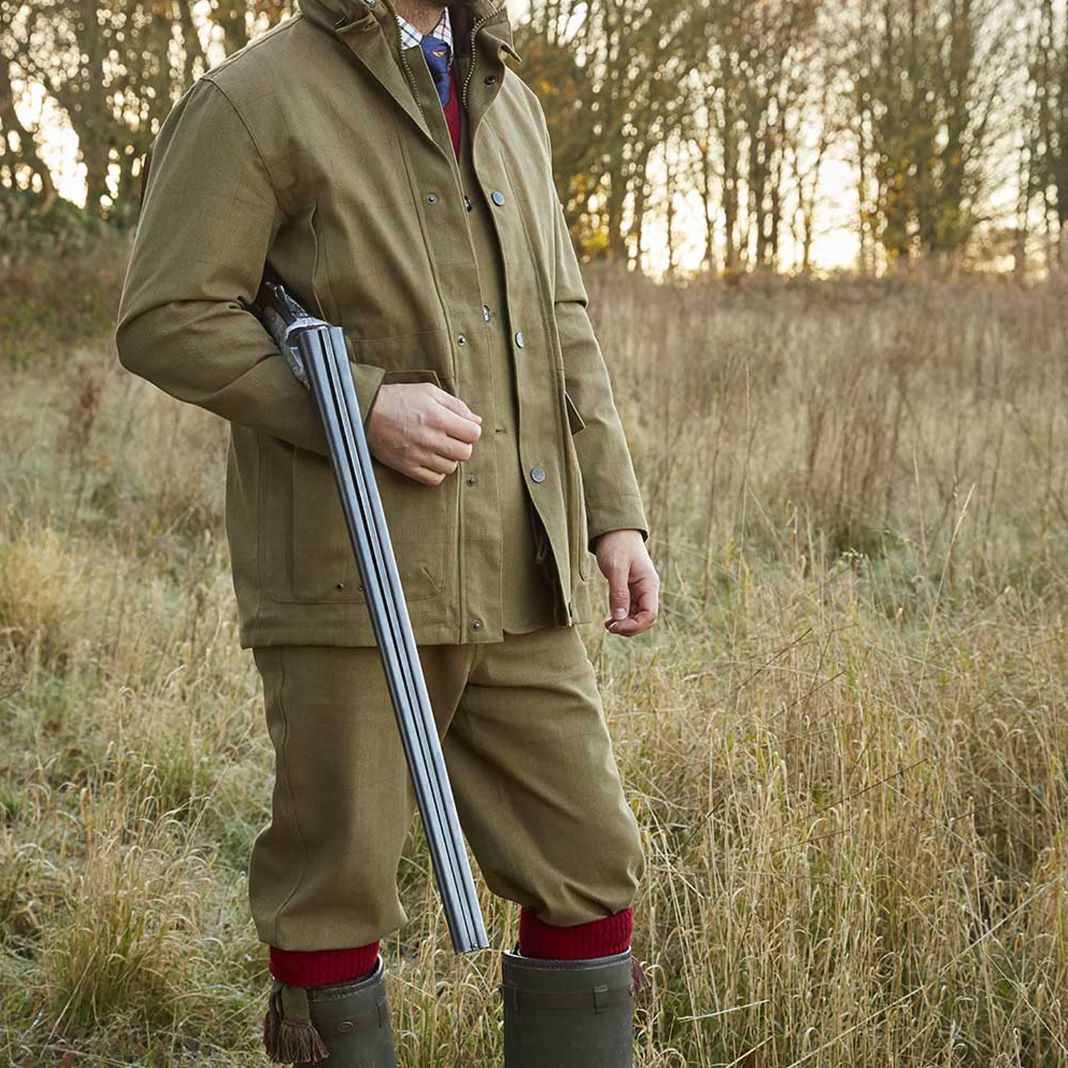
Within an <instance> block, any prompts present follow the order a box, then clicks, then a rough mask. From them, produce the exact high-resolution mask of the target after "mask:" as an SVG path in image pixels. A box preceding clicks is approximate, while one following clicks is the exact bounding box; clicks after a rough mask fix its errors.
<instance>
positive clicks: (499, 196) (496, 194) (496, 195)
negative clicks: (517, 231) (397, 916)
mask: <svg viewBox="0 0 1068 1068" xmlns="http://www.w3.org/2000/svg"><path fill="white" fill-rule="evenodd" d="M490 200H492V201H493V203H494V204H496V205H497V207H498V208H499V207H500V206H501V205H502V204H503V203H504V194H503V193H502V192H501V191H500V190H499V189H494V190H493V193H492V194H491V195H490Z"/></svg>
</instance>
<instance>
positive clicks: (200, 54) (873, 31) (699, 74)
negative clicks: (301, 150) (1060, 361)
mask: <svg viewBox="0 0 1068 1068" xmlns="http://www.w3.org/2000/svg"><path fill="white" fill-rule="evenodd" d="M291 10H292V7H291V6H290V5H283V4H277V3H272V2H270V0H28V2H27V0H0V222H2V221H3V220H4V219H7V220H9V221H10V220H12V219H15V218H18V217H23V216H25V215H26V214H27V213H35V214H38V215H40V214H42V213H45V214H46V213H48V212H50V211H52V210H54V208H55V206H56V203H57V201H58V200H60V198H59V197H58V194H57V192H56V189H55V185H54V177H53V176H52V175H51V174H50V172H49V168H48V166H47V165H46V163H45V161H44V159H43V158H42V131H41V130H39V129H36V128H33V124H32V122H31V123H27V122H26V121H24V120H22V119H20V117H19V114H18V113H17V111H16V107H15V103H16V101H17V100H21V99H24V98H25V99H29V97H28V96H25V94H27V92H28V90H30V89H32V90H33V91H34V92H36V94H37V96H36V97H34V99H36V100H38V101H39V100H41V99H42V98H44V99H47V100H48V101H49V102H50V104H51V105H53V110H54V111H55V112H57V113H59V114H61V115H62V116H64V117H65V120H66V121H67V122H68V123H69V124H70V127H71V128H72V129H73V131H74V133H75V134H76V136H77V142H78V151H79V158H80V161H81V162H82V163H83V164H84V167H85V178H86V188H87V206H86V208H85V214H86V215H88V216H100V217H103V218H104V219H106V220H109V221H112V222H114V223H116V224H119V225H121V224H124V223H128V222H129V221H130V220H132V219H133V218H134V217H135V216H136V208H137V200H138V190H139V169H140V160H141V157H142V156H143V154H144V152H145V149H146V148H147V146H148V143H149V141H150V140H151V138H152V136H153V134H154V132H155V130H156V129H157V128H158V125H159V123H160V121H161V120H162V118H163V117H164V116H165V115H166V113H167V112H168V110H169V109H170V107H171V105H172V104H173V102H174V101H175V100H176V99H177V97H178V96H179V95H180V94H181V93H182V92H183V91H184V90H185V89H186V88H187V87H188V86H189V85H190V84H191V83H192V81H193V80H194V79H195V78H196V77H197V76H198V75H199V74H200V73H202V72H203V71H204V70H205V69H207V68H209V67H211V66H212V65H213V64H214V63H216V62H218V61H219V60H220V59H221V58H223V57H224V56H225V55H227V54H229V53H231V52H233V51H234V50H235V49H237V48H240V47H241V46H243V45H244V44H246V43H247V41H248V40H249V39H250V38H251V37H253V36H255V35H257V34H258V33H260V32H262V31H263V30H264V29H265V28H267V27H268V26H270V25H272V24H273V23H275V22H277V21H279V20H280V19H281V18H283V17H285V16H286V15H288V14H290V12H291ZM516 47H517V49H518V51H519V52H520V54H521V55H522V56H523V62H522V64H521V65H520V66H519V67H518V71H519V73H520V74H521V75H522V76H523V78H524V79H525V80H526V81H527V82H528V84H530V85H531V87H532V88H533V89H534V90H535V91H536V92H537V93H538V94H539V96H540V97H541V99H542V101H543V103H544V106H545V109H546V112H547V114H548V117H549V122H550V128H551V130H552V133H553V138H554V145H555V151H556V166H557V173H556V178H557V183H558V188H559V191H560V195H561V198H562V200H563V202H564V205H565V208H566V210H567V213H568V216H569V218H570V220H571V223H572V227H573V232H574V234H575V236H576V238H577V239H578V240H579V241H580V242H581V243H582V245H583V247H584V249H585V251H586V253H587V255H589V256H590V257H602V258H606V259H612V260H616V261H620V262H626V263H628V264H630V265H635V264H640V262H641V258H642V254H643V251H644V250H646V249H647V248H648V242H649V234H650V231H651V227H652V226H653V225H655V226H657V227H658V228H659V233H660V234H661V238H660V240H661V242H662V241H663V234H664V233H665V232H666V235H667V247H668V250H669V257H670V259H671V260H672V261H674V258H675V256H676V250H677V249H678V247H679V245H680V238H681V236H682V235H681V230H682V228H683V227H684V226H685V227H686V229H687V230H688V233H687V235H686V236H687V237H688V239H689V241H690V244H691V245H692V243H693V240H694V238H695V237H696V238H697V240H698V241H699V243H700V247H701V249H702V252H701V256H700V259H701V269H703V270H705V271H708V272H712V273H730V274H737V273H741V272H747V271H754V270H780V269H784V268H789V269H791V270H798V271H804V270H807V269H808V268H809V267H810V265H811V255H812V248H813V242H814V240H815V238H816V234H817V229H818V226H819V218H820V205H821V203H822V201H823V199H824V198H826V197H827V195H828V192H827V179H826V174H827V169H828V164H829V162H830V161H836V162H837V163H838V165H839V166H840V167H841V166H842V165H846V166H847V167H848V169H847V170H846V171H845V173H848V174H849V175H851V177H850V178H849V183H850V184H851V185H852V186H853V193H854V200H855V210H854V211H853V220H852V223H851V225H852V227H853V229H854V231H855V233H856V235H857V238H858V241H859V248H860V253H859V262H858V264H857V267H858V269H860V270H862V271H866V272H878V271H883V270H887V269H897V268H900V267H901V266H903V265H908V264H912V263H916V262H922V261H926V262H933V263H935V264H936V265H939V266H946V267H955V266H960V265H968V264H974V263H977V262H997V263H999V264H1003V265H1007V266H1014V267H1015V269H1017V270H1021V271H1022V270H1024V269H1026V268H1027V267H1029V266H1032V265H1045V266H1049V267H1056V266H1058V265H1060V264H1061V262H1062V260H1063V259H1064V258H1066V257H1068V239H1065V233H1066V224H1068V15H1066V11H1065V0H875V2H864V0H692V2H689V3H678V2H677V0H672V2H667V0H645V2H643V3H641V4H635V3H627V2H620V0H600V2H598V3H597V4H589V3H586V2H582V0H532V2H531V4H530V8H529V12H528V14H527V16H526V17H525V18H524V19H523V20H522V21H521V22H520V23H519V24H518V25H517V28H516ZM839 173H841V171H840V172H839ZM839 192H840V190H839ZM684 200H685V201H686V203H688V204H689V205H690V208H689V209H688V210H687V211H686V212H685V213H683V212H681V211H680V205H681V204H682V203H683V202H684ZM695 204H696V205H699V208H700V210H697V211H695V210H694V208H693V205H695ZM684 215H685V217H684ZM695 219H696V221H697V229H698V230H699V233H696V234H695V228H694V220H695ZM673 265H674V264H673V263H672V264H671V266H673Z"/></svg>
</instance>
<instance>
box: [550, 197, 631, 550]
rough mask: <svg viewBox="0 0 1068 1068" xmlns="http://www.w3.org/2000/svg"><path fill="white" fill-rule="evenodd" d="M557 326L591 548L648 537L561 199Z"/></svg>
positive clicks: (557, 230)
mask: <svg viewBox="0 0 1068 1068" xmlns="http://www.w3.org/2000/svg"><path fill="white" fill-rule="evenodd" d="M556 203H557V210H556V291H555V298H554V303H555V311H556V325H557V330H558V332H559V335H560V344H561V346H562V348H563V355H564V378H565V384H566V388H567V392H568V393H569V394H570V396H571V399H572V400H573V401H574V403H575V407H576V408H577V409H578V411H579V413H580V415H581V416H582V419H583V422H584V424H585V425H584V427H583V428H582V429H581V430H580V431H579V432H578V433H577V434H576V435H575V439H574V440H575V450H576V451H577V453H578V458H579V467H580V469H581V471H582V484H583V487H584V489H585V495H586V520H587V524H588V527H589V543H588V547H589V548H590V550H591V551H592V549H593V543H594V540H595V539H596V538H597V537H598V536H599V535H601V534H604V533H605V532H607V531H609V530H623V529H632V530H639V531H641V534H642V538H643V539H644V540H648V538H649V524H648V521H647V519H646V516H645V511H644V508H643V506H642V498H641V491H640V490H639V488H638V480H637V478H636V476H635V474H634V465H633V462H632V460H631V455H630V450H629V448H628V446H627V439H626V436H625V434H624V431H623V425H622V422H621V421H620V418H619V412H618V411H617V410H616V406H615V401H614V400H613V396H612V386H611V383H610V381H609V378H608V368H607V366H606V365H605V361H604V356H603V354H602V352H601V347H600V345H599V343H598V341H597V337H596V335H595V334H594V330H593V325H592V324H591V322H590V318H589V315H588V314H587V310H586V309H587V307H588V304H589V297H588V295H587V292H586V286H585V283H584V282H583V280H582V272H581V270H580V268H579V262H578V256H577V255H576V254H575V246H574V245H573V244H572V242H571V235H570V233H569V232H568V229H567V221H566V220H565V218H564V209H563V206H562V205H561V204H560V202H559V199H557V202H556Z"/></svg>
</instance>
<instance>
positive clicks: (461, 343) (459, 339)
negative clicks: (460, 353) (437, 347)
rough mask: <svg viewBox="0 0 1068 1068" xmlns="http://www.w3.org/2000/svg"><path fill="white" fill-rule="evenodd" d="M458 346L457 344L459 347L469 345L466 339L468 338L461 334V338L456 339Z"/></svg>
mask: <svg viewBox="0 0 1068 1068" xmlns="http://www.w3.org/2000/svg"><path fill="white" fill-rule="evenodd" d="M456 344H457V345H466V344H467V338H466V336H465V335H463V334H461V335H460V336H459V337H458V338H457V339H456Z"/></svg>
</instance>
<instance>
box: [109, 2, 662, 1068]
mask: <svg viewBox="0 0 1068 1068" xmlns="http://www.w3.org/2000/svg"><path fill="white" fill-rule="evenodd" d="M506 58H507V59H509V60H511V61H514V62H519V57H518V56H517V55H516V53H515V50H514V49H513V47H512V44H511V32H510V28H509V24H508V17H507V14H506V11H505V7H504V3H503V0H473V2H470V3H453V4H450V5H448V6H447V7H443V6H442V5H441V4H436V3H431V2H429V0H403V2H402V0H303V2H302V4H301V11H300V12H299V13H298V14H297V15H295V16H294V17H292V18H290V19H287V20H286V21H284V22H282V23H281V24H280V25H278V26H276V27H275V28H274V29H272V30H271V31H270V32H268V33H266V34H264V35H263V36H261V37H260V38H258V39H257V40H256V41H254V42H252V43H251V44H249V45H248V46H247V47H245V48H243V49H241V50H240V51H239V52H237V53H235V54H234V55H232V56H230V57H229V58H228V59H227V60H226V61H224V62H223V63H221V64H220V65H219V66H217V67H216V68H214V69H213V70H212V71H211V72H209V73H208V74H207V75H205V76H204V77H202V78H201V79H200V80H199V81H198V82H197V83H196V84H195V85H193V86H192V88H191V89H189V90H188V91H187V92H186V93H185V95H184V96H183V97H182V98H181V99H180V100H179V101H178V102H177V104H176V105H175V106H174V109H173V110H172V112H171V114H170V115H169V116H168V118H167V120H166V121H165V123H164V124H163V127H162V129H161V130H160V132H159V134H158V136H157V138H156V140H155V142H154V145H153V153H152V165H151V170H150V171H149V172H148V177H147V181H146V182H145V183H144V187H143V190H144V193H143V204H142V214H141V219H140V222H139V225H138V230H137V235H136V239H135V242H134V248H133V254H132V258H131V261H130V265H129V270H128V274H127V278H126V283H125V286H124V289H123V295H122V301H121V306H120V309H119V321H118V327H117V332H116V341H117V346H118V351H119V356H120V359H121V361H122V363H123V365H124V366H126V367H127V368H129V369H131V370H133V371H135V372H136V373H138V374H140V375H142V376H144V377H145V378H147V379H149V380H150V381H152V382H154V383H156V384H157V385H158V386H160V387H161V388H163V389H164V390H166V391H167V392H169V393H171V394H173V395H174V396H176V397H179V398H181V399H183V400H186V401H190V402H193V403H195V404H199V405H201V406H202V407H204V408H206V409H208V410H210V411H213V412H216V413H217V414H219V415H221V416H223V417H224V418H226V419H228V420H229V421H230V424H231V438H230V449H229V453H228V469H227V507H226V527H227V536H228V541H229V545H230V551H231V557H232V567H233V575H234V586H235V592H236V595H237V601H238V608H239V614H240V637H241V643H242V646H243V647H246V648H251V649H252V650H253V655H254V657H255V661H256V665H257V667H258V669H259V671H260V673H261V675H262V678H263V685H264V695H265V704H266V715H267V723H268V729H269V732H270V736H271V739H272V742H273V743H274V746H275V750H276V758H277V760H276V780H275V789H274V796H273V804H272V815H271V822H270V825H269V826H268V827H267V828H266V829H265V830H264V831H263V832H262V834H261V835H260V836H259V837H258V838H257V840H256V843H255V846H254V848H253V853H252V858H251V863H250V873H249V896H250V903H251V907H252V914H253V916H254V919H255V923H256V928H257V932H258V934H259V936H260V938H261V940H262V941H263V942H265V943H266V944H268V945H269V947H270V970H271V973H272V975H273V976H274V978H275V983H274V986H273V988H272V992H271V996H270V1000H269V1011H268V1014H267V1019H266V1021H265V1042H266V1046H267V1049H268V1052H269V1054H270V1055H271V1057H272V1059H274V1060H276V1061H279V1062H286V1061H294V1062H297V1063H300V1064H314V1063H326V1064H328V1065H329V1066H331V1068H370V1066H375V1068H382V1066H385V1065H393V1064H394V1063H395V1060H394V1053H393V1041H392V1035H391V1032H390V1026H389V1016H388V1012H387V1006H386V1002H385V992H384V991H385V988H384V983H383V962H382V959H381V957H380V955H379V942H380V940H381V939H382V938H383V937H384V936H386V935H387V934H389V933H390V932H392V931H395V930H396V929H398V928H399V927H400V926H401V925H402V924H403V923H404V922H405V919H406V916H405V913H404V910H403V909H402V907H401V903H400V901H399V900H398V897H397V889H396V874H397V866H398V863H399V860H400V857H401V850H402V847H403V843H404V839H405V836H406V833H407V831H408V828H409V825H410V822H411V816H412V812H413V807H414V794H413V791H412V788H411V785H410V783H409V781H408V777H407V772H406V767H405V765H404V759H403V753H402V750H401V747H400V742H399V739H398V737H397V731H396V728H395V724H394V722H393V718H392V711H391V708H390V704H389V698H388V693H387V690H386V685H385V679H384V675H383V672H382V669H381V666H380V663H379V660H378V653H377V650H376V649H375V647H374V635H373V633H372V630H371V625H370V619H369V615H368V612H367V608H366V604H365V601H364V597H363V591H362V588H361V586H360V584H359V576H358V574H357V572H356V567H355V562H354V560H353V556H352V552H351V548H350V546H349V543H348V539H347V534H346V530H345V526H344V521H343V517H342V513H341V508H340V505H339V501H338V494H337V491H336V489H335V487H334V483H333V476H332V473H331V470H330V465H329V461H328V459H327V448H326V442H325V438H324V436H323V432H322V429H321V427H320V425H319V423H318V419H317V416H316V413H315V409H314V405H313V402H312V400H311V399H310V397H309V396H308V394H307V393H306V392H305V391H304V390H303V389H302V387H301V386H300V385H299V384H298V383H297V381H296V379H295V378H294V377H293V376H292V374H291V372H290V371H289V368H288V367H287V365H286V363H285V361H284V360H283V359H281V358H280V356H279V355H278V354H277V351H276V348H275V346H274V344H273V342H272V341H271V339H270V337H269V335H268V334H267V333H266V332H265V331H264V329H263V328H262V326H261V325H260V324H259V322H258V321H257V320H256V318H255V317H254V316H253V315H252V314H251V313H250V312H249V311H248V310H247V309H246V308H245V306H244V302H246V301H250V300H252V299H253V298H254V297H255V295H256V292H257V290H258V288H259V283H260V279H261V276H262V273H263V270H264V268H265V265H267V266H270V267H271V268H272V269H273V270H274V271H275V273H276V274H277V275H278V276H279V277H280V278H281V279H282V280H283V281H284V282H285V283H286V285H287V286H288V288H289V289H290V290H291V291H292V292H293V294H294V295H295V296H296V298H297V299H298V300H300V301H301V303H302V304H304V305H305V306H306V307H308V308H309V309H311V310H312V311H313V314H316V315H318V316H320V317H321V318H323V319H326V320H328V321H330V322H333V323H335V324H337V325H339V326H341V327H342V328H343V330H344V332H345V336H346V344H347V346H348V348H349V354H350V359H351V361H352V368H353V376H354V379H355V382H356V388H357V394H358V399H359V404H360V408H361V415H362V417H363V420H364V425H365V428H366V431H367V437H368V445H369V447H370V450H371V453H372V456H373V457H374V464H375V469H376V477H377V479H378V483H379V487H380V491H381V496H382V502H383V507H384V509H385V513H386V518H387V521H388V524H389V528H390V531H391V534H392V538H393V542H394V548H395V552H396V557H397V562H398V567H399V569H400V574H401V582H402V586H403V589H404V593H405V595H406V599H407V601H408V606H409V613H410V616H411V620H412V625H413V628H414V630H415V635H416V641H417V642H418V644H419V646H420V657H421V660H422V663H423V668H424V672H425V675H426V679H427V687H428V691H429V694H430V697H431V702H432V704H433V707H434V710H435V715H436V716H437V719H438V725H439V728H440V731H441V733H442V736H443V743H442V744H443V749H444V752H445V758H446V762H447V765H448V768H449V773H450V778H451V781H452V784H453V789H454V792H455V795H456V802H457V809H458V812H459V815H460V819H461V822H462V824H463V827H464V831H465V834H466V836H467V839H468V842H469V844H470V846H471V848H472V851H473V853H474V855H475V859H476V861H477V863H478V865H479V867H480V869H481V871H482V873H483V875H484V877H485V879H486V881H487V884H488V885H489V887H490V889H491V890H492V891H493V892H494V893H496V894H498V895H501V896H503V897H505V898H507V899H510V900H512V901H515V902H517V903H519V904H520V905H521V906H522V907H521V911H520V917H521V919H520V927H519V932H518V944H517V946H516V950H515V952H506V953H505V954H504V957H503V960H502V972H503V982H502V987H501V989H502V993H503V996H504V1015H505V1046H506V1053H505V1062H506V1064H507V1065H508V1066H509V1068H528V1066H529V1068H534V1066H537V1068H548V1066H558V1068H571V1066H574V1068H580V1066H581V1068H596V1066H598V1065H605V1066H609V1065H611V1066H613V1068H614V1066H616V1065H625V1064H629V1063H630V1057H631V1053H630V1050H631V1045H632V1023H631V1005H632V993H633V983H632V977H631V966H632V960H631V954H630V936H631V930H632V923H633V919H632V908H631V906H632V901H633V898H634V895H635V891H636V889H637V886H638V884H639V881H640V878H641V876H642V872H643V863H644V861H643V856H642V852H641V846H640V840H639V835H638V830H637V826H636V822H635V820H634V817H633V815H632V813H631V811H630V809H629V807H628V805H627V803H626V800H625V798H624V795H623V791H622V788H621V784H620V781H619V776H618V773H617V769H616V765H615V762H614V759H613V754H612V749H611V743H610V739H609V737H608V734H607V731H606V728H605V723H604V715H603V709H602V706H601V701H600V697H599V694H598V691H597V686H596V680H595V678H594V672H593V666H592V664H591V663H590V660H589V658H588V656H587V655H586V652H585V648H584V646H583V644H582V641H581V637H580V635H579V632H578V630H577V629H576V627H575V624H577V623H582V622H588V621H590V620H591V618H592V615H591V586H592V582H593V579H592V575H591V568H590V561H591V559H593V557H594V556H595V557H596V562H597V563H598V565H599V567H600V569H601V571H602V572H603V574H604V575H605V576H606V577H607V578H608V581H609V600H610V608H611V615H610V617H609V619H607V620H606V621H605V626H606V627H607V629H608V630H609V631H610V632H612V633H613V634H617V635H621V636H625V637H630V636H633V635H636V634H639V633H641V632H642V631H645V630H647V629H648V628H649V627H650V626H651V625H652V624H653V623H654V621H655V619H656V615H657V596H658V585H659V581H658V578H657V575H656V571H655V569H654V567H653V564H652V562H651V560H650V559H649V556H648V553H647V552H646V549H645V541H646V539H647V537H648V528H647V525H646V519H645V514H644V512H643V508H642V501H641V497H640V494H639V490H638V486H637V482H636V479H635V476H634V470H633V466H632V463H631V458H630V455H629V452H628V450H627V445H626V440H625V437H624V434H623V430H622V427H621V424H620V420H619V415H618V413H617V411H616V408H615V405H614V402H613V397H612V391H611V387H610V384H609V379H608V375H607V372H606V368H605V364H604V360H603V358H602V355H601V351H600V348H599V346H598V344H597V341H596V339H595V336H594V333H593V330H592V328H591V326H590V321H589V318H588V316H587V314H586V303H587V294H586V291H585V289H584V287H583V282H582V278H581V275H580V272H579V267H578V262H577V259H576V257H575V253H574V249H573V247H572V244H571V241H570V239H569V236H568V231H567V227H566V224H565V221H564V217H563V213H562V209H561V206H560V202H559V200H558V198H557V195H556V192H555V189H554V186H553V180H552V166H551V152H550V144H549V135H548V130H547V127H546V125H545V120H544V116H543V113H542V110H541V108H540V106H539V104H538V102H537V99H536V98H535V97H534V95H533V94H532V93H531V92H530V90H529V89H528V88H527V87H526V86H525V85H524V83H523V82H522V81H521V80H520V78H519V77H518V76H517V75H516V74H514V73H513V72H512V71H511V70H509V69H507V68H506V66H505V62H504V61H505V59H506Z"/></svg>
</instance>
